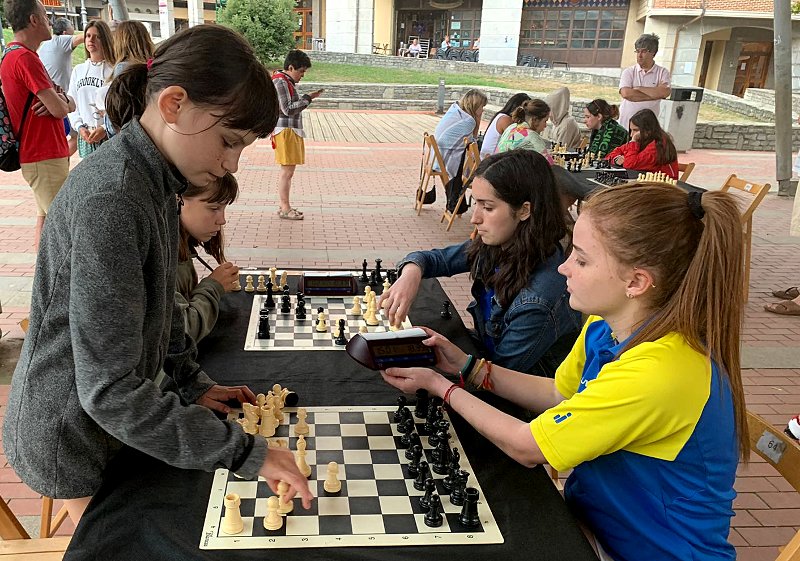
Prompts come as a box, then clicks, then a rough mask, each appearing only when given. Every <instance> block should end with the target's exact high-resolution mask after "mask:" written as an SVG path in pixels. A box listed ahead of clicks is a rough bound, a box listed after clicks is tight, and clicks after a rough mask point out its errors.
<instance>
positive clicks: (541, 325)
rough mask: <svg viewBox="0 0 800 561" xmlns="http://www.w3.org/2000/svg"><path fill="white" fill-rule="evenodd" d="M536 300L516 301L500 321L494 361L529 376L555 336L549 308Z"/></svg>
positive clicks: (533, 298) (529, 298) (556, 335)
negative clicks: (501, 328) (500, 331)
mask: <svg viewBox="0 0 800 561" xmlns="http://www.w3.org/2000/svg"><path fill="white" fill-rule="evenodd" d="M537 300H538V299H537V298H535V297H528V298H525V297H523V298H520V297H517V299H516V300H515V301H514V303H513V304H512V306H511V308H509V309H508V310H507V311H506V313H505V317H504V318H503V323H504V326H503V331H502V334H501V336H500V339H499V341H498V343H497V346H496V347H495V353H494V362H495V363H497V364H501V365H502V366H504V367H505V368H510V369H512V370H516V371H518V372H526V373H532V372H533V371H534V366H535V365H536V363H537V362H539V360H540V359H541V358H542V356H543V355H544V354H545V353H546V352H547V350H548V349H549V348H550V347H551V346H552V345H553V343H554V342H555V341H556V339H557V338H558V333H557V329H556V325H555V321H554V320H553V314H552V311H551V310H550V308H549V306H547V305H546V304H545V303H543V302H538V301H537Z"/></svg>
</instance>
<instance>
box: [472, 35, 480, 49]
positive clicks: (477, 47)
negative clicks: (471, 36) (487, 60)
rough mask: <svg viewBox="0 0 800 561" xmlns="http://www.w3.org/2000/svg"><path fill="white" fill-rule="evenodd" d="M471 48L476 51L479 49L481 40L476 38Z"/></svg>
mask: <svg viewBox="0 0 800 561" xmlns="http://www.w3.org/2000/svg"><path fill="white" fill-rule="evenodd" d="M472 48H473V49H475V50H478V49H480V48H481V38H480V37H478V38H477V39H475V41H473V42H472Z"/></svg>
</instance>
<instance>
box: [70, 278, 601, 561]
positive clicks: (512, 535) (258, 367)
mask: <svg viewBox="0 0 800 561" xmlns="http://www.w3.org/2000/svg"><path fill="white" fill-rule="evenodd" d="M243 284H244V283H243ZM445 298H446V296H445V294H444V292H443V291H442V289H441V286H440V285H439V283H438V281H436V280H427V281H424V282H423V285H422V287H421V289H420V293H419V295H418V297H417V301H416V302H415V304H414V306H413V308H412V310H411V313H410V319H411V321H412V322H413V323H414V324H415V325H428V326H430V327H432V328H434V329H437V330H438V331H440V332H442V333H443V334H445V335H447V336H448V337H449V338H450V339H451V340H453V341H454V342H455V343H457V344H458V345H460V346H461V347H462V348H464V349H465V350H469V349H471V348H472V342H471V339H470V336H469V334H468V332H467V330H466V329H465V328H464V325H463V323H462V322H461V319H460V318H459V316H458V314H453V318H452V319H450V320H444V319H442V318H441V317H440V314H439V310H440V309H441V303H442V301H443V300H444V299H445ZM251 301H252V296H251V295H249V294H246V293H245V292H241V293H234V294H229V295H226V296H225V298H223V306H222V309H221V313H220V319H219V321H218V327H217V328H216V329H215V331H214V332H213V333H212V334H211V335H210V336H209V337H208V338H207V339H206V340H205V341H203V342H202V343H201V355H200V362H201V364H202V365H203V366H204V368H205V369H206V371H207V372H209V374H210V375H211V376H212V377H214V378H215V379H216V380H217V381H219V382H220V383H224V384H237V383H246V384H248V385H250V386H251V387H252V388H253V389H254V390H255V391H256V392H264V391H266V390H268V389H269V388H270V387H271V386H272V384H274V383H276V382H277V383H280V384H281V385H283V386H286V387H289V388H290V389H293V390H294V391H296V392H297V393H298V394H299V397H300V401H301V405H307V406H315V405H330V406H335V405H353V404H355V405H361V404H363V405H391V404H394V402H395V400H396V398H397V395H398V393H397V391H396V390H395V389H394V388H391V387H390V386H388V385H387V384H385V383H384V382H383V381H382V380H381V379H380V376H379V375H378V374H377V373H376V372H373V371H371V370H367V369H365V368H363V367H361V366H360V365H358V364H357V363H356V362H355V361H353V360H351V359H350V358H349V357H348V356H347V355H346V353H345V352H344V351H341V350H332V351H310V352H302V351H269V352H256V351H249V352H246V351H244V350H243V347H244V334H245V333H246V328H247V322H248V320H249V317H250V308H251ZM498 401H499V400H498ZM452 416H453V424H454V427H455V429H456V430H457V432H458V435H459V438H460V440H461V442H462V445H463V446H464V451H465V453H466V454H467V455H468V457H469V459H470V463H471V464H472V466H473V469H474V470H475V471H476V476H477V477H478V479H479V480H480V483H481V487H482V488H483V491H484V493H485V499H486V500H487V501H488V502H489V505H490V507H491V509H492V512H493V513H494V516H495V519H496V520H497V523H498V526H499V527H500V530H501V532H502V534H503V537H504V538H505V543H503V544H496V545H472V546H438V547H437V546H432V547H421V546H418V547H381V548H363V547H362V548H324V549H323V548H319V549H294V550H291V549H279V550H273V551H270V550H241V551H235V550H216V551H213V550H212V551H208V550H201V549H199V543H200V536H201V533H202V532H201V531H202V527H203V521H204V517H205V512H206V507H207V504H208V496H209V490H210V487H211V481H212V477H213V474H212V473H206V472H201V471H188V470H182V469H178V468H175V467H172V466H168V465H166V464H164V463H163V462H160V461H158V460H155V459H153V458H150V457H147V456H145V455H143V454H141V453H140V452H137V451H136V450H133V449H129V448H126V449H124V450H123V451H122V452H121V453H120V454H119V455H118V456H117V457H116V458H115V459H114V460H113V461H112V463H111V465H110V466H109V469H108V476H107V480H106V481H105V483H104V484H103V486H102V488H101V489H100V491H99V492H98V493H97V494H96V495H95V497H94V499H93V500H92V503H91V504H90V505H89V508H88V509H87V511H86V513H85V515H84V517H83V519H82V520H81V523H80V524H79V525H78V528H77V529H76V531H75V535H74V537H73V539H72V542H71V543H70V547H69V549H68V551H67V554H66V556H65V559H66V560H78V559H93V560H95V559H96V560H115V561H116V560H127V559H131V560H134V559H135V560H136V561H141V560H145V561H152V560H157V559H170V560H186V561H189V560H194V559H225V560H228V559H230V560H246V559H247V560H249V559H259V560H265V559H275V560H277V559H280V560H298V561H299V560H302V561H311V560H338V559H341V560H351V559H381V560H387V561H390V560H403V561H406V560H413V559H429V558H433V557H434V556H435V557H437V558H443V559H460V560H469V559H476V560H477V559H481V560H483V559H490V558H493V559H502V558H503V557H505V558H507V559H517V558H522V557H524V558H525V559H526V560H530V561H534V560H547V561H558V560H564V561H580V560H595V559H596V557H595V555H594V553H593V551H592V550H591V548H590V546H589V545H588V543H587V542H586V539H585V538H584V536H583V534H582V533H581V531H580V530H579V528H578V527H577V525H576V522H575V520H574V519H573V517H572V515H571V514H570V513H569V511H568V510H567V508H566V505H565V504H564V501H563V499H562V498H561V496H560V494H559V493H558V491H557V490H556V489H555V487H554V486H553V485H552V483H551V482H550V481H549V479H548V476H547V473H546V472H545V470H544V469H543V468H542V467H537V468H534V469H527V468H524V467H522V466H521V465H519V464H517V463H516V462H514V461H512V460H510V459H509V458H508V457H507V456H506V455H505V454H503V453H502V452H500V450H499V449H498V448H496V447H495V446H494V445H493V444H491V443H490V442H488V441H487V440H486V439H484V438H483V437H482V436H480V435H479V434H477V433H476V432H475V431H474V430H473V429H472V428H471V427H470V426H469V425H467V424H466V423H464V422H463V421H462V420H461V419H460V418H458V417H457V416H456V415H452Z"/></svg>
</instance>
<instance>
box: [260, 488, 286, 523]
mask: <svg viewBox="0 0 800 561" xmlns="http://www.w3.org/2000/svg"><path fill="white" fill-rule="evenodd" d="M278 506H279V499H278V497H276V496H275V495H273V496H271V497H270V498H268V499H267V515H266V516H265V517H264V528H265V529H267V530H280V529H281V527H282V526H283V517H281V515H280V514H278Z"/></svg>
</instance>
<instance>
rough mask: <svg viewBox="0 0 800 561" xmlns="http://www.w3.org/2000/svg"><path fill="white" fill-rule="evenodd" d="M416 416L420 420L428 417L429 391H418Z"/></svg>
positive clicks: (415, 408)
mask: <svg viewBox="0 0 800 561" xmlns="http://www.w3.org/2000/svg"><path fill="white" fill-rule="evenodd" d="M414 416H415V417H417V418H418V419H424V418H425V417H427V416H428V390H425V389H422V388H420V389H418V390H417V404H416V406H415V407H414Z"/></svg>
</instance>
